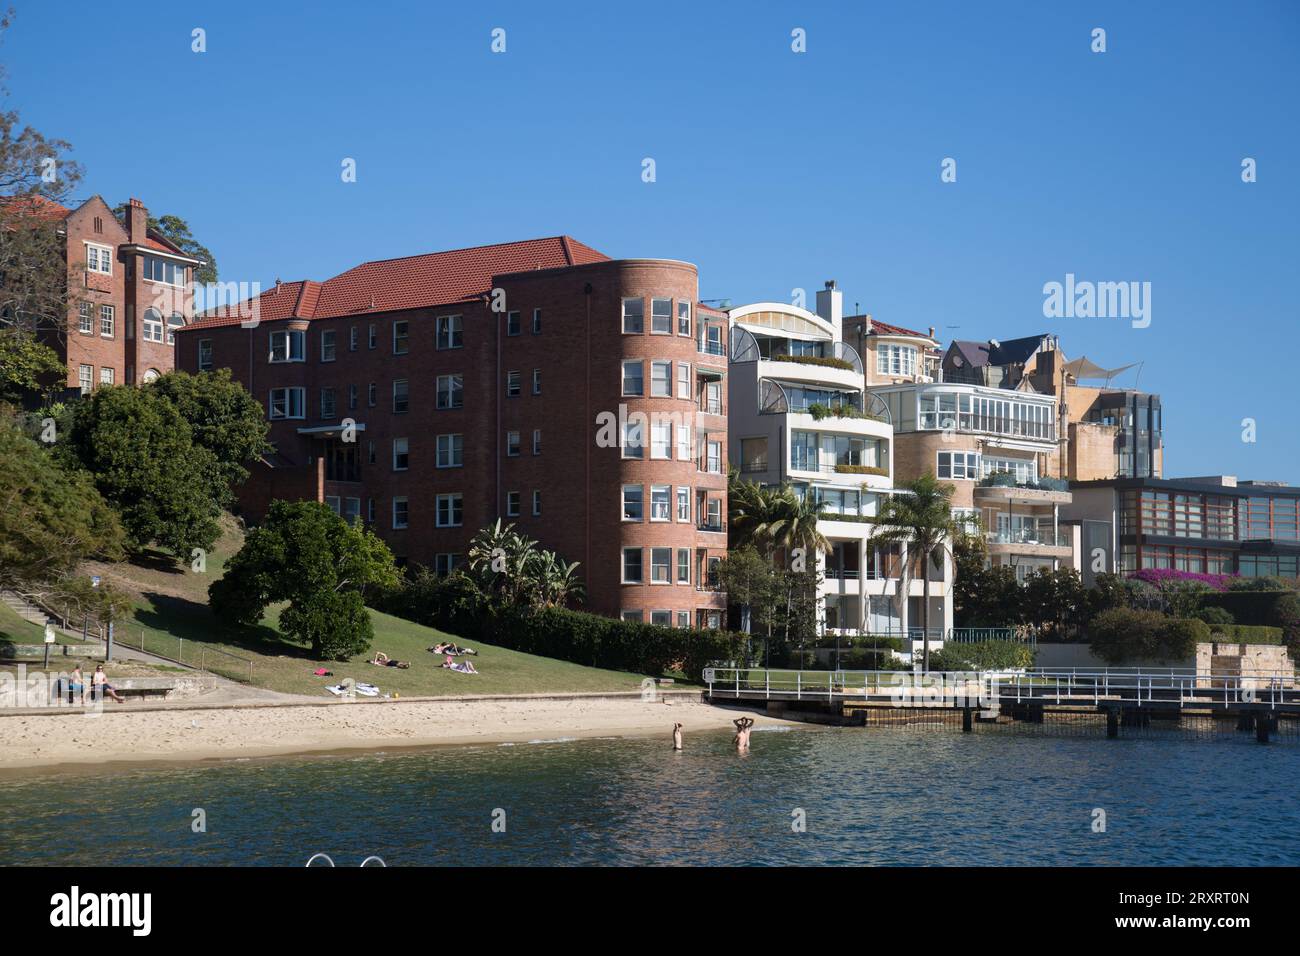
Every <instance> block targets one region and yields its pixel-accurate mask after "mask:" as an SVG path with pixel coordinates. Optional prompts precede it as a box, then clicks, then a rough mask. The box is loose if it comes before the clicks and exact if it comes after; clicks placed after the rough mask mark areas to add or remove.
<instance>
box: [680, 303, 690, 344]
mask: <svg viewBox="0 0 1300 956" xmlns="http://www.w3.org/2000/svg"><path fill="white" fill-rule="evenodd" d="M677 334H678V335H684V336H686V337H687V338H688V339H689V338H690V337H691V304H690V303H689V302H683V301H681V300H680V299H679V300H678V301H677Z"/></svg>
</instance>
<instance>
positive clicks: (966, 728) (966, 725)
mask: <svg viewBox="0 0 1300 956" xmlns="http://www.w3.org/2000/svg"><path fill="white" fill-rule="evenodd" d="M961 731H962V733H964V734H968V733H970V732H971V709H970V708H969V707H963V708H962V709H961Z"/></svg>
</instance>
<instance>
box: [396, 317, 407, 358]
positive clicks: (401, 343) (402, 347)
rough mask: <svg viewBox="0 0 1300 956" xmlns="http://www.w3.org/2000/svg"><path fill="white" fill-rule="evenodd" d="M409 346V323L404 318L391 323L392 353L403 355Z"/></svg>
mask: <svg viewBox="0 0 1300 956" xmlns="http://www.w3.org/2000/svg"><path fill="white" fill-rule="evenodd" d="M410 348H411V341H410V323H409V322H407V321H406V320H405V319H402V320H401V321H398V322H394V323H393V354H394V355H405V354H406V353H407V352H408V351H410Z"/></svg>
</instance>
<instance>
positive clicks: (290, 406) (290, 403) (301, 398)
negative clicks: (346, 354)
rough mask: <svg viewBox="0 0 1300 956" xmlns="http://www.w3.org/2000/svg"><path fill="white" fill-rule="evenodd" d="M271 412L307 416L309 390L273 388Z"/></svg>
mask: <svg viewBox="0 0 1300 956" xmlns="http://www.w3.org/2000/svg"><path fill="white" fill-rule="evenodd" d="M146 374H147V373H146ZM270 414H271V418H273V419H276V418H303V417H305V416H306V414H307V390H306V389H305V388H301V387H292V388H273V389H271V402H270Z"/></svg>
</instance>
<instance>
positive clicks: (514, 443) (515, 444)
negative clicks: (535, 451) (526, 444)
mask: <svg viewBox="0 0 1300 956" xmlns="http://www.w3.org/2000/svg"><path fill="white" fill-rule="evenodd" d="M506 457H507V458H518V457H519V432H506Z"/></svg>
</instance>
